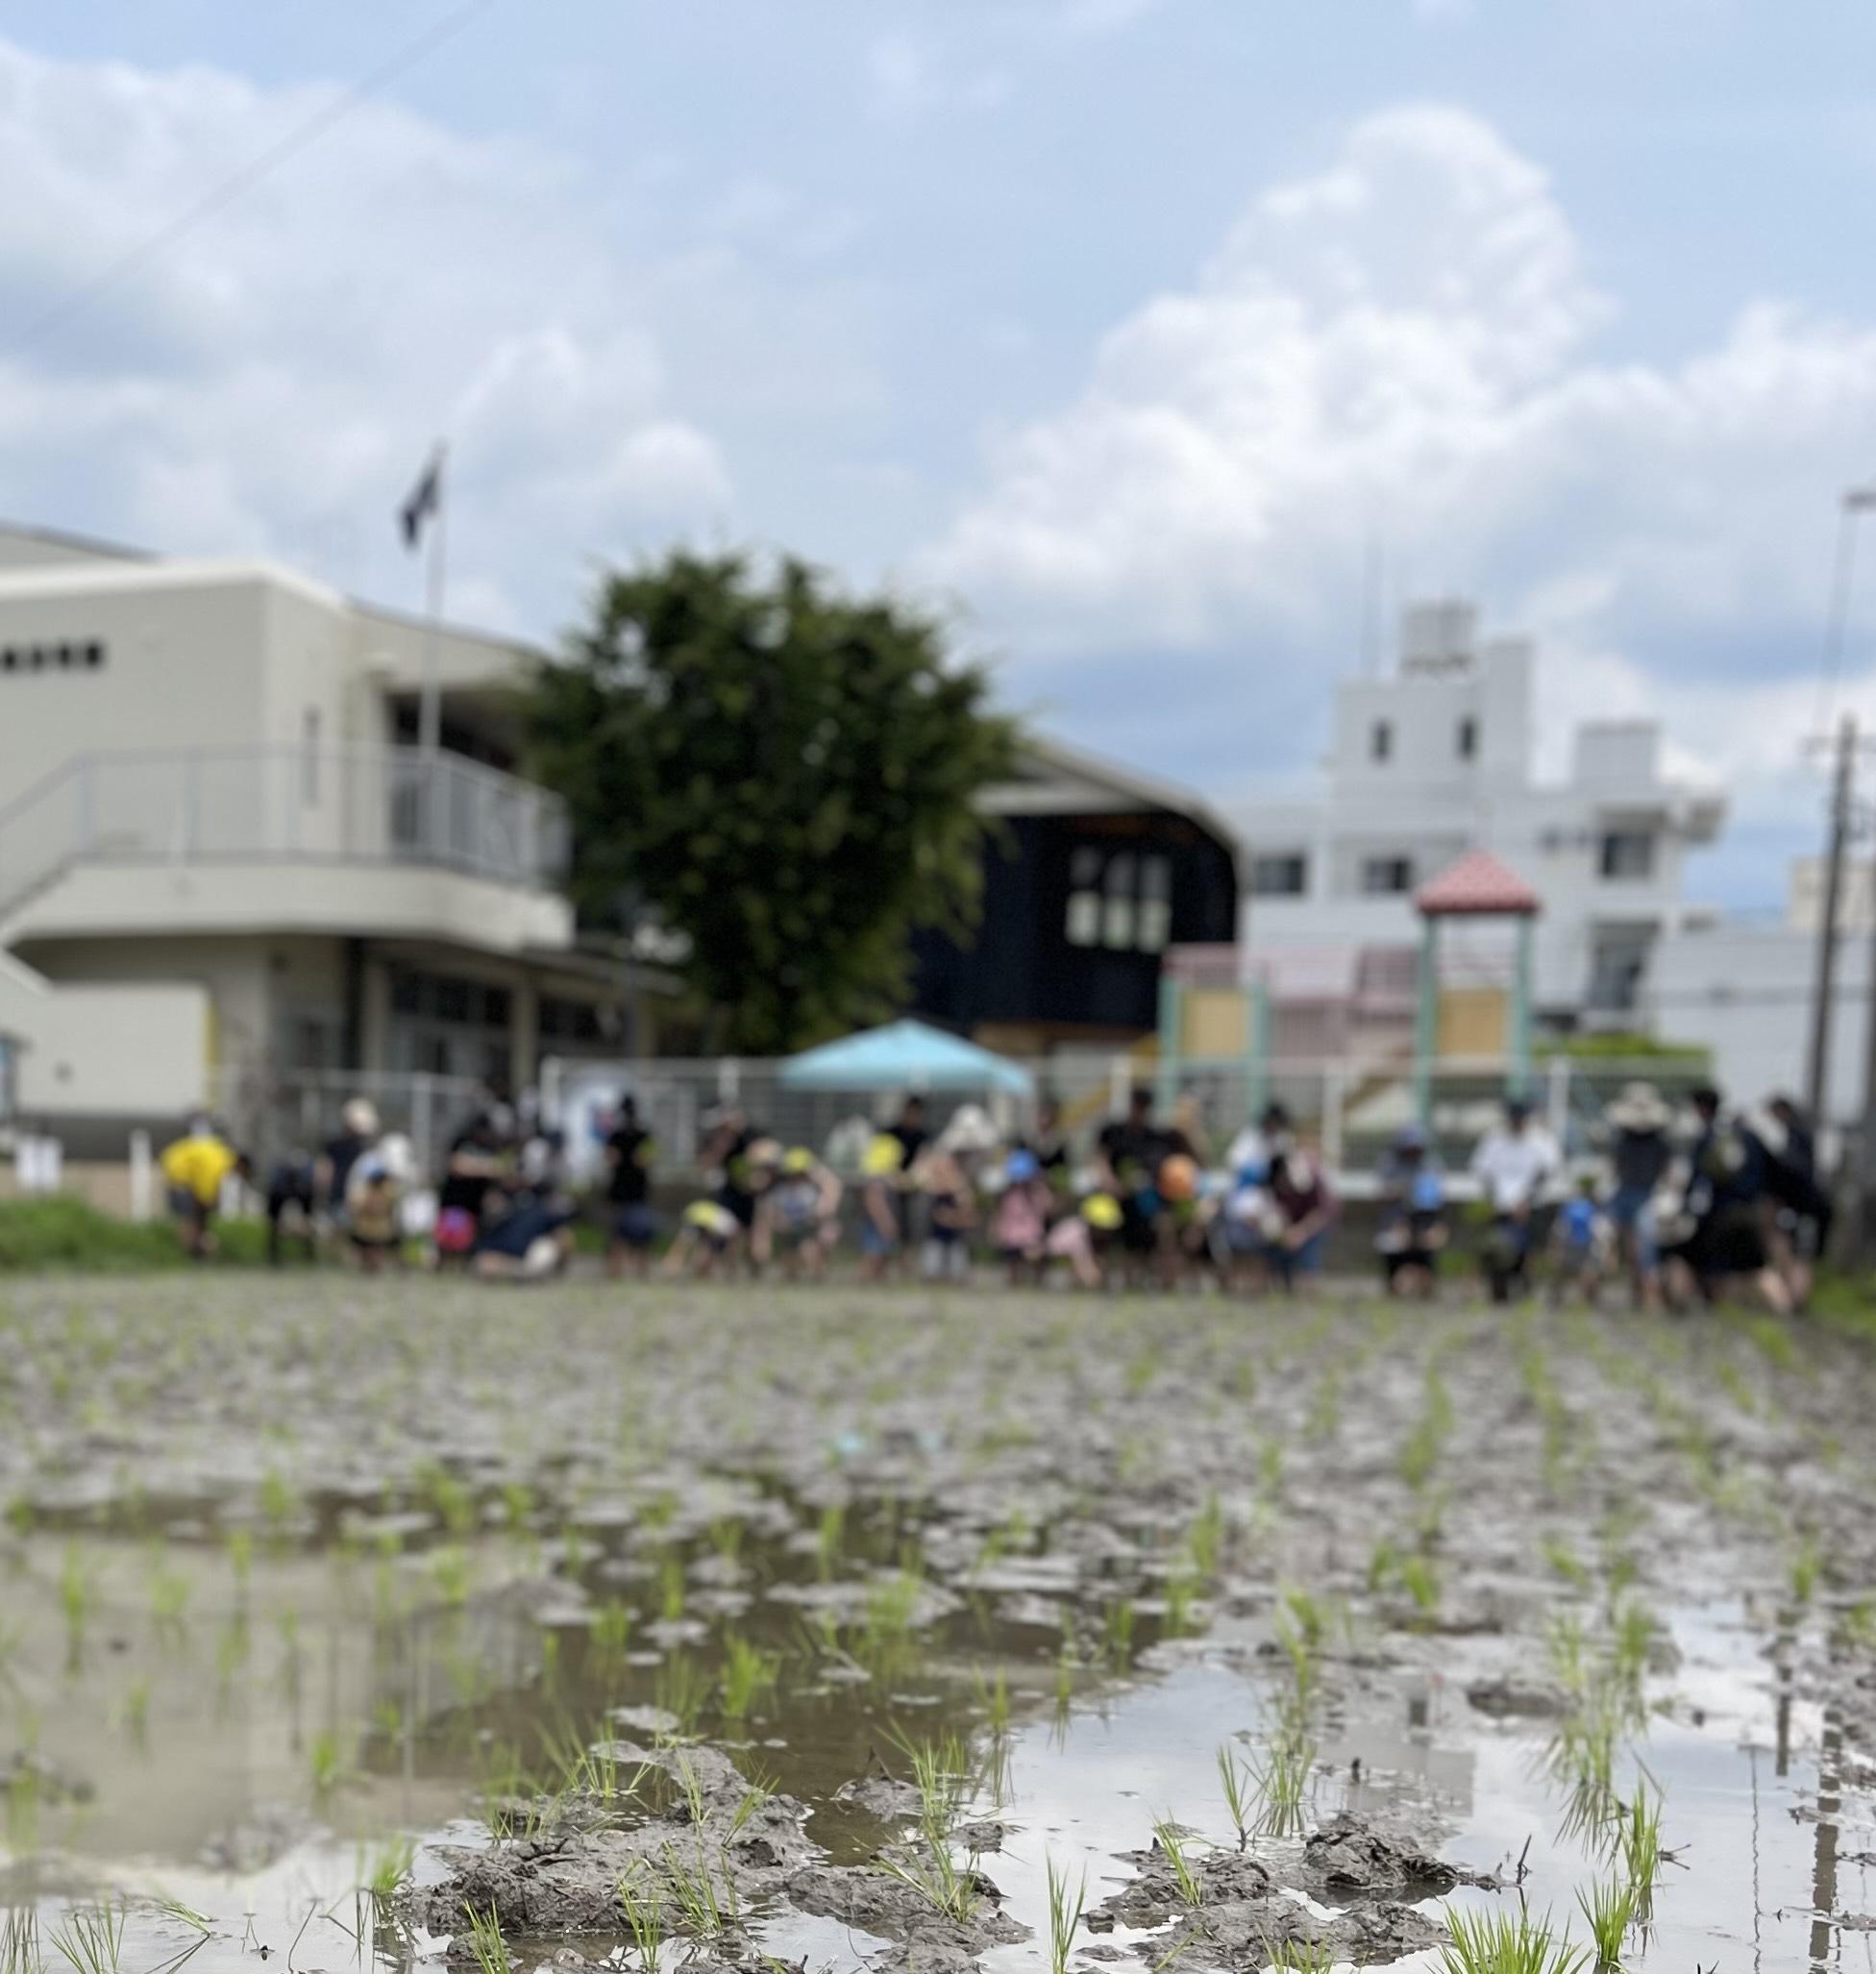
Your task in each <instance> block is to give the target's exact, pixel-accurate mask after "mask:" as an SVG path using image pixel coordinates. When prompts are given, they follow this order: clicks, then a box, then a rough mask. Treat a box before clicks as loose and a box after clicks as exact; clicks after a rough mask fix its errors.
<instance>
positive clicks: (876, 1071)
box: [778, 1022, 1035, 1097]
mask: <svg viewBox="0 0 1876 1974" xmlns="http://www.w3.org/2000/svg"><path fill="white" fill-rule="evenodd" d="M778 1075H779V1079H780V1082H781V1086H782V1088H783V1089H784V1090H853V1091H872V1090H905V1091H910V1092H917V1093H920V1094H921V1095H923V1094H924V1093H926V1092H927V1091H940V1090H997V1091H1001V1092H1003V1093H1004V1094H1006V1095H1008V1096H1011V1097H1027V1096H1028V1095H1029V1094H1030V1093H1031V1091H1033V1090H1034V1088H1035V1078H1034V1077H1033V1076H1032V1075H1030V1073H1029V1072H1028V1071H1027V1070H1025V1069H1023V1068H1021V1067H1019V1065H1017V1064H1016V1063H1013V1062H1011V1061H1010V1060H1009V1059H1008V1058H1007V1057H1005V1056H1001V1055H998V1054H996V1053H994V1052H993V1051H992V1050H990V1049H979V1048H978V1047H977V1046H976V1044H975V1042H966V1041H965V1040H964V1039H963V1038H962V1037H961V1036H957V1035H948V1034H946V1032H945V1031H944V1029H942V1028H929V1027H927V1026H926V1024H925V1023H923V1022H889V1023H888V1024H886V1025H885V1026H884V1027H883V1028H863V1029H862V1030H861V1031H860V1032H859V1033H858V1034H857V1035H849V1036H847V1037H846V1038H845V1039H844V1040H843V1041H839V1042H824V1043H823V1044H822V1045H821V1047H820V1048H819V1049H807V1050H805V1051H804V1052H803V1053H802V1054H801V1055H791V1056H790V1057H789V1058H788V1060H787V1061H786V1062H784V1063H783V1064H782V1065H781V1068H780V1070H779V1072H778Z"/></svg>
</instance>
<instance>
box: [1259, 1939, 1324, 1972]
mask: <svg viewBox="0 0 1876 1974" xmlns="http://www.w3.org/2000/svg"><path fill="white" fill-rule="evenodd" d="M1261 1943H1262V1945H1263V1949H1264V1963H1265V1965H1266V1966H1268V1967H1271V1968H1273V1969H1274V1970H1275V1974H1331V1970H1332V1969H1333V1968H1334V1966H1335V1948H1334V1947H1333V1946H1331V1945H1330V1944H1329V1942H1328V1941H1327V1940H1326V1939H1271V1938H1270V1937H1268V1936H1267V1937H1265V1938H1264V1940H1263V1941H1262V1942H1261Z"/></svg>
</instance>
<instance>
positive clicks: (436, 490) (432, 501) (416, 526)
mask: <svg viewBox="0 0 1876 1974" xmlns="http://www.w3.org/2000/svg"><path fill="white" fill-rule="evenodd" d="M442 506H443V449H442V447H441V446H438V447H437V449H436V451H435V452H434V453H432V455H431V459H430V464H429V465H428V466H426V467H425V468H424V476H423V478H422V479H421V480H420V481H418V482H417V483H416V485H415V486H413V487H412V488H411V489H410V498H409V499H408V500H407V501H406V502H405V504H404V506H402V507H400V508H399V509H398V516H397V518H398V523H399V525H400V527H401V528H402V529H403V531H404V546H405V547H406V548H407V549H414V548H415V547H416V546H417V544H418V542H420V541H421V540H422V539H423V532H424V523H425V522H426V521H428V520H429V519H430V518H431V517H432V515H433V514H437V513H440V512H441V511H442Z"/></svg>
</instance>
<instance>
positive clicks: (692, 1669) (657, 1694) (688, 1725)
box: [652, 1652, 710, 1740]
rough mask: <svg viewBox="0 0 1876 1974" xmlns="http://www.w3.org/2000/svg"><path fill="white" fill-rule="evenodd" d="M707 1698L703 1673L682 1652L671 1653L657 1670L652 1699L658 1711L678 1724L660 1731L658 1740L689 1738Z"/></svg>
mask: <svg viewBox="0 0 1876 1974" xmlns="http://www.w3.org/2000/svg"><path fill="white" fill-rule="evenodd" d="M709 1697H710V1686H709V1681H708V1679H707V1678H706V1677H705V1676H704V1672H703V1670H702V1669H701V1668H700V1667H699V1666H697V1665H695V1664H694V1663H693V1662H692V1661H691V1660H690V1659H689V1658H687V1657H686V1656H685V1655H684V1654H683V1653H682V1652H674V1653H672V1655H671V1656H670V1658H668V1659H667V1660H666V1661H665V1662H664V1664H663V1665H662V1666H659V1667H658V1676H657V1679H656V1680H655V1681H654V1685H653V1688H652V1698H653V1702H654V1705H655V1706H656V1707H657V1708H658V1709H659V1710H660V1712H662V1713H665V1714H668V1715H671V1717H672V1718H673V1719H674V1720H675V1721H676V1722H677V1723H678V1724H677V1726H676V1727H675V1728H671V1729H668V1730H665V1731H662V1732H660V1734H659V1735H658V1737H657V1738H658V1739H659V1740H677V1739H679V1738H688V1737H689V1736H690V1735H691V1734H692V1733H694V1732H695V1730H696V1727H697V1716H698V1715H700V1714H702V1713H703V1711H704V1702H705V1701H706V1700H707V1699H708V1698H709Z"/></svg>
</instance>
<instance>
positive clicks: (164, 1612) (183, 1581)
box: [150, 1549, 189, 1641]
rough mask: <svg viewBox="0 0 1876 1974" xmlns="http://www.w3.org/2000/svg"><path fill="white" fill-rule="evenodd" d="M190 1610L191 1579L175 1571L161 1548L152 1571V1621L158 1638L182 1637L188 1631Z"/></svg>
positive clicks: (174, 1638) (167, 1639)
mask: <svg viewBox="0 0 1876 1974" xmlns="http://www.w3.org/2000/svg"><path fill="white" fill-rule="evenodd" d="M188 1608H189V1580H188V1578H187V1577H186V1576H185V1575H184V1574H183V1572H182V1571H181V1570H180V1569H176V1568H173V1567H171V1566H170V1565H169V1564H168V1562H167V1561H166V1560H165V1559H164V1557H163V1554H162V1552H161V1550H160V1549H159V1550H158V1552H157V1555H156V1558H155V1561H154V1562H153V1563H152V1565H151V1568H150V1622H151V1624H152V1626H153V1627H154V1628H155V1631H156V1634H157V1636H158V1638H160V1639H162V1640H165V1641H173V1640H176V1639H179V1638H181V1637H182V1635H183V1633H184V1632H185V1630H186V1629H187V1618H188Z"/></svg>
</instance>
